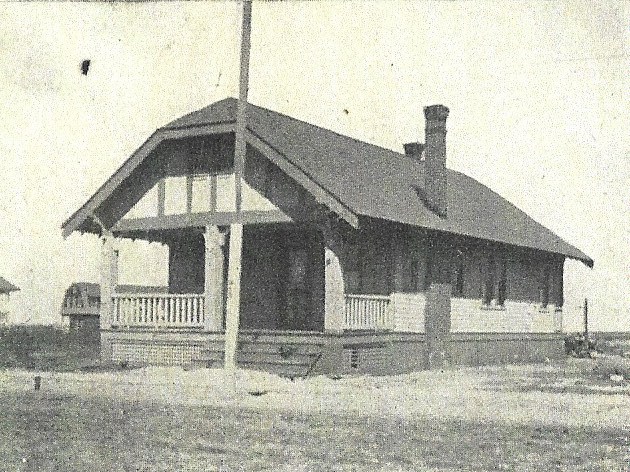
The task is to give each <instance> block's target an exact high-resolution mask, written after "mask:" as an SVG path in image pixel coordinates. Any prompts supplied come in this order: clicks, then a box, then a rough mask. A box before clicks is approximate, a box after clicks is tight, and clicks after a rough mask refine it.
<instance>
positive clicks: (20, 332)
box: [0, 325, 100, 371]
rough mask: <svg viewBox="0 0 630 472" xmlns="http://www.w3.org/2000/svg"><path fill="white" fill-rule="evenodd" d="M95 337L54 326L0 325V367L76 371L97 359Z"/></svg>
mask: <svg viewBox="0 0 630 472" xmlns="http://www.w3.org/2000/svg"><path fill="white" fill-rule="evenodd" d="M99 343H100V341H99V338H98V337H97V336H89V335H85V334H83V333H80V332H74V331H70V332H67V331H65V330H63V329H60V328H56V327H53V326H26V325H17V326H3V327H0V368H21V369H33V370H45V371H51V370H52V371H69V370H77V369H80V368H82V367H85V366H89V365H94V364H95V363H97V362H98V357H99V348H100V344H99Z"/></svg>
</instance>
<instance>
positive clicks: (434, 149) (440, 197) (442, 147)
mask: <svg viewBox="0 0 630 472" xmlns="http://www.w3.org/2000/svg"><path fill="white" fill-rule="evenodd" d="M424 117H425V119H426V122H425V126H426V127H425V138H424V139H425V142H426V144H425V148H424V192H423V193H424V196H425V199H426V204H427V206H428V207H429V208H430V209H431V210H432V211H433V212H435V213H436V214H437V215H438V216H440V217H441V218H446V212H447V204H448V202H447V199H448V198H447V181H446V179H447V177H446V118H447V117H448V108H447V107H445V106H444V105H431V106H429V107H424Z"/></svg>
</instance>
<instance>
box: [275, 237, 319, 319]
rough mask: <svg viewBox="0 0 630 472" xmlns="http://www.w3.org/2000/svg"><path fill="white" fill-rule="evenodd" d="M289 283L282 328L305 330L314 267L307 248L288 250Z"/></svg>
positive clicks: (286, 287)
mask: <svg viewBox="0 0 630 472" xmlns="http://www.w3.org/2000/svg"><path fill="white" fill-rule="evenodd" d="M286 255H287V270H286V275H287V283H286V286H285V293H284V300H285V310H284V316H283V317H282V319H281V324H282V326H281V328H282V329H287V330H305V329H307V327H308V324H309V323H308V320H309V319H310V315H311V313H310V311H311V306H312V300H311V296H312V294H311V286H312V284H311V278H312V275H311V274H312V268H311V261H310V260H309V259H310V258H309V252H308V250H307V249H306V248H302V247H299V248H289V249H288V251H287V254H286Z"/></svg>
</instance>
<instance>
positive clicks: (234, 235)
mask: <svg viewBox="0 0 630 472" xmlns="http://www.w3.org/2000/svg"><path fill="white" fill-rule="evenodd" d="M251 24H252V0H243V23H242V27H241V64H240V80H239V93H238V102H237V105H236V130H235V131H236V132H235V135H236V138H235V141H236V142H235V146H234V178H235V196H236V222H235V223H232V224H231V225H230V247H229V260H228V280H227V301H226V318H225V359H224V367H225V369H226V370H235V369H236V347H237V340H238V328H239V318H240V304H241V256H242V252H243V223H242V219H241V206H242V205H241V201H242V188H243V173H244V171H245V152H246V150H247V147H246V142H245V129H246V126H247V89H248V83H249V50H250V36H251Z"/></svg>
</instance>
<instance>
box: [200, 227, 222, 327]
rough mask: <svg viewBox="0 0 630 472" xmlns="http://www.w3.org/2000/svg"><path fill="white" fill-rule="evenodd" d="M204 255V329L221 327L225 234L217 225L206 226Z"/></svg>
mask: <svg viewBox="0 0 630 472" xmlns="http://www.w3.org/2000/svg"><path fill="white" fill-rule="evenodd" d="M204 239H205V242H206V256H205V269H204V274H205V275H204V294H205V306H204V329H205V330H206V331H221V329H222V328H223V264H224V256H223V245H224V244H225V235H224V234H223V233H222V232H221V231H220V230H219V228H218V227H217V226H206V231H205V233H204Z"/></svg>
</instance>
